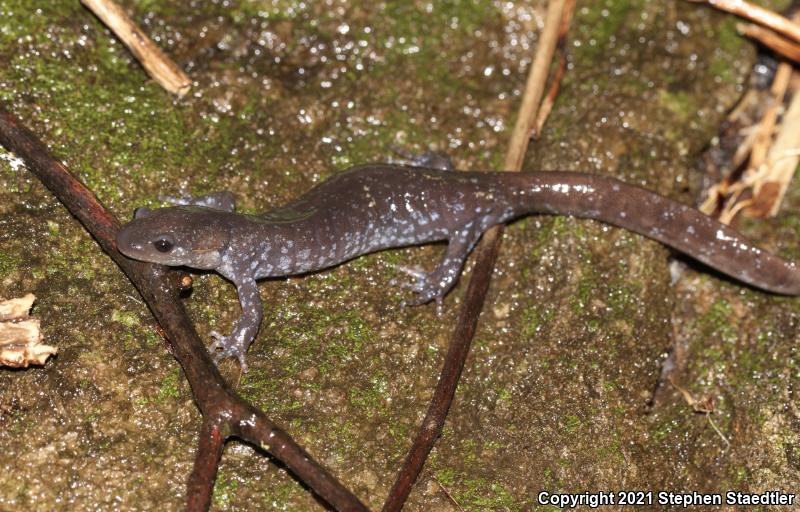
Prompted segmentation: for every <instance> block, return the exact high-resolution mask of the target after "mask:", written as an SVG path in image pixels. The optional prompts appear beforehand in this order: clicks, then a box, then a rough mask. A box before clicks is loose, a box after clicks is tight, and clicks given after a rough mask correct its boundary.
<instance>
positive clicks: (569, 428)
mask: <svg viewBox="0 0 800 512" xmlns="http://www.w3.org/2000/svg"><path fill="white" fill-rule="evenodd" d="M563 424H564V430H565V431H566V432H567V433H568V434H575V433H577V432H578V429H580V427H581V420H580V418H578V417H577V416H574V415H569V416H566V417H565V418H564V421H563Z"/></svg>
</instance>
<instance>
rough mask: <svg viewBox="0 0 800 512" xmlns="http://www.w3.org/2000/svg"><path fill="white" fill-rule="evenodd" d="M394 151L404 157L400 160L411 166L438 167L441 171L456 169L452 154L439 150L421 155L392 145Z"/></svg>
mask: <svg viewBox="0 0 800 512" xmlns="http://www.w3.org/2000/svg"><path fill="white" fill-rule="evenodd" d="M391 149H392V151H394V152H395V153H397V154H398V155H399V156H400V157H402V158H403V159H402V160H401V161H400V162H398V163H401V164H403V165H407V166H409V167H425V168H427V169H438V170H440V171H454V170H455V166H454V165H453V160H451V159H450V155H447V154H445V153H439V152H437V151H426V152H424V153H422V154H421V155H418V154H416V153H412V152H411V151H406V150H405V149H403V148H401V147H398V146H392V147H391Z"/></svg>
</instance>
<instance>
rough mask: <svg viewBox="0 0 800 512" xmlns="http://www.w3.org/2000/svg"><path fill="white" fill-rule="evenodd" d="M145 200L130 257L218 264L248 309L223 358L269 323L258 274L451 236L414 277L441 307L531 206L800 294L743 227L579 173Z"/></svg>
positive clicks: (380, 174) (411, 177)
mask: <svg viewBox="0 0 800 512" xmlns="http://www.w3.org/2000/svg"><path fill="white" fill-rule="evenodd" d="M177 203H178V204H180V205H179V206H172V207H168V208H159V209H155V210H150V209H147V208H139V209H138V210H137V211H136V214H135V218H134V220H133V221H131V222H129V223H128V224H126V225H125V226H123V228H122V229H121V230H120V231H119V234H118V235H117V247H118V248H119V250H120V252H122V253H123V254H125V255H126V256H128V257H130V258H133V259H137V260H142V261H147V262H151V263H160V264H163V265H171V266H187V267H191V268H196V269H211V270H215V271H217V272H218V273H220V274H221V275H222V276H223V277H225V278H226V279H228V280H230V281H231V282H232V283H233V284H234V285H236V290H237V292H238V294H239V302H240V303H241V307H242V315H241V317H240V318H239V320H238V321H237V322H236V325H235V326H234V328H233V332H232V333H231V334H230V335H229V336H222V335H220V334H218V333H216V332H214V333H212V336H213V337H214V339H215V341H214V343H212V344H211V346H210V347H209V350H210V351H211V352H212V353H213V354H215V356H216V361H217V362H219V361H220V360H221V359H223V358H226V357H230V356H232V357H236V358H238V360H239V362H240V364H241V365H242V368H243V370H245V371H246V365H245V353H246V351H247V348H248V347H249V346H250V344H251V343H252V341H253V339H254V338H255V336H256V333H257V332H258V329H259V326H260V324H261V316H262V305H261V297H260V296H259V292H258V288H257V287H256V280H257V279H262V278H266V277H279V276H289V275H293V274H302V273H305V272H312V271H315V270H319V269H323V268H327V267H331V266H334V265H337V264H339V263H341V262H344V261H347V260H350V259H352V258H355V257H357V256H359V255H362V254H366V253H370V252H373V251H379V250H381V249H387V248H390V247H400V246H408V245H415V244H424V243H429V242H435V241H440V240H447V242H448V245H447V250H446V251H445V254H444V257H443V258H442V260H441V261H440V262H439V264H438V265H437V267H436V268H435V269H434V270H433V271H432V272H427V273H425V272H420V271H415V270H412V269H403V268H401V269H400V270H403V271H405V272H407V273H409V274H411V275H412V277H413V281H414V282H413V283H411V284H410V285H409V286H408V287H409V288H411V289H412V290H413V291H414V292H415V293H416V297H415V299H414V300H412V301H410V302H409V303H410V304H424V303H427V302H430V301H431V300H435V301H437V303H441V299H442V297H443V296H444V295H445V294H446V293H447V292H448V291H449V290H450V288H452V287H453V284H454V283H455V282H456V280H457V279H458V276H459V275H460V273H461V269H462V266H463V264H464V260H465V259H466V257H467V255H468V254H469V252H470V250H471V249H472V248H473V246H474V245H475V243H476V242H477V241H478V239H479V238H480V236H481V234H482V233H483V232H484V231H485V230H486V229H487V228H489V227H490V226H493V225H495V224H500V223H504V222H507V221H509V220H511V219H513V218H515V217H520V216H523V215H528V214H531V213H541V214H551V215H572V216H575V217H584V218H590V219H596V220H599V221H602V222H606V223H608V224H612V225H614V226H619V227H622V228H625V229H629V230H631V231H634V232H636V233H639V234H641V235H644V236H646V237H648V238H652V239H654V240H658V241H659V242H661V243H663V244H666V245H668V246H669V247H672V248H673V249H676V250H678V251H680V252H682V253H685V254H687V255H689V256H691V257H692V258H694V259H696V260H699V261H701V262H702V263H705V264H706V265H708V266H709V267H712V268H714V269H716V270H718V271H720V272H722V273H724V274H727V275H728V276H730V277H733V278H735V279H738V280H739V281H742V282H744V283H747V284H749V285H751V286H754V287H756V288H760V289H762V290H765V291H768V292H772V293H778V294H785V295H800V268H798V267H797V266H796V265H795V264H794V263H792V262H788V261H785V260H783V259H781V258H779V257H777V256H774V255H772V254H769V253H767V252H765V251H762V250H761V249H759V248H757V247H755V246H754V245H753V244H752V243H751V242H750V241H748V240H747V239H746V238H744V237H743V236H742V235H740V234H739V233H737V232H736V231H735V230H733V229H732V228H729V227H728V226H725V225H723V224H721V223H719V222H717V221H716V220H714V219H712V218H710V217H708V216H706V215H704V214H703V213H701V212H699V211H698V210H695V209H694V208H690V207H688V206H685V205H683V204H680V203H677V202H675V201H673V200H671V199H668V198H666V197H663V196H660V195H658V194H656V193H654V192H650V191H648V190H645V189H642V188H639V187H636V186H633V185H628V184H625V183H623V182H621V181H618V180H615V179H612V178H605V177H601V176H595V175H590V174H583V173H578V172H560V171H553V172H523V173H512V172H460V171H453V170H447V169H431V168H426V167H415V166H407V165H392V164H372V165H365V166H358V167H353V168H351V169H349V170H347V171H345V172H343V173H341V174H339V175H337V176H335V177H333V178H331V179H329V180H327V181H325V182H323V183H321V184H320V185H318V186H317V187H315V188H314V189H312V190H311V191H309V192H307V193H306V194H304V195H302V196H301V197H299V198H298V199H296V200H295V201H293V202H291V203H289V204H287V205H285V206H283V207H280V208H276V209H274V210H271V211H268V212H266V213H263V214H259V215H242V214H239V213H235V212H234V200H233V195H232V194H231V193H230V192H220V193H216V194H212V195H209V196H204V197H200V198H184V199H183V200H180V201H178V202H177Z"/></svg>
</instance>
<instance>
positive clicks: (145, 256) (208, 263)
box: [117, 206, 230, 269]
mask: <svg viewBox="0 0 800 512" xmlns="http://www.w3.org/2000/svg"><path fill="white" fill-rule="evenodd" d="M228 215H229V214H227V213H225V212H220V211H218V210H211V209H208V208H202V207H198V206H176V207H171V208H159V209H157V210H150V209H147V208H139V209H137V210H136V214H135V218H134V220H132V221H131V222H129V223H127V224H125V225H124V226H123V227H122V229H120V230H119V233H117V248H118V249H119V251H120V252H121V253H122V254H124V255H125V256H127V257H129V258H133V259H135V260H141V261H147V262H150V263H160V264H162V265H170V266H187V267H192V268H198V269H215V268H217V267H218V266H219V265H220V264H221V263H222V256H223V254H224V252H225V250H226V249H227V247H228V243H229V242H230V230H229V223H228V222H227V220H228V218H227V217H228Z"/></svg>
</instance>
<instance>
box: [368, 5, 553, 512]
mask: <svg viewBox="0 0 800 512" xmlns="http://www.w3.org/2000/svg"><path fill="white" fill-rule="evenodd" d="M564 5H565V0H551V1H550V4H549V6H548V9H547V17H546V20H545V26H544V30H543V31H542V37H541V39H540V41H539V45H538V48H537V52H536V57H535V58H534V61H533V66H532V67H531V70H530V72H529V74H528V80H527V83H526V86H525V93H524V94H523V97H522V106H521V107H520V110H519V115H518V117H517V121H516V125H515V126H514V131H513V133H512V136H511V142H510V143H509V149H508V152H507V154H506V159H505V168H506V169H507V170H512V171H519V170H521V168H522V160H523V158H524V156H525V152H526V151H527V148H528V141H529V140H530V133H531V129H532V128H533V126H534V123H535V122H536V113H537V111H538V106H539V103H540V102H541V99H542V94H543V93H544V87H545V83H546V81H547V75H548V71H549V69H550V66H551V64H552V60H553V53H554V51H555V47H556V41H557V40H558V34H559V26H560V25H561V20H562V16H563V13H564ZM502 236H503V226H495V227H493V228H491V229H489V230H488V231H486V233H484V235H483V237H482V238H481V242H480V243H479V244H478V248H477V250H476V258H475V260H476V262H475V267H474V269H473V271H472V278H471V279H470V282H469V285H468V286H467V294H466V297H465V298H464V304H463V305H462V307H461V311H460V312H459V316H458V324H457V325H456V328H455V330H454V332H453V336H452V337H451V339H450V348H449V349H448V351H447V355H446V356H445V360H444V365H443V366H442V372H441V374H440V376H439V383H438V384H437V386H436V390H435V391H434V395H433V398H432V399H431V403H430V405H429V407H428V412H427V414H426V415H425V419H424V420H423V421H422V426H421V427H420V430H419V432H418V433H417V437H416V439H415V440H414V443H413V444H412V446H411V449H410V450H409V452H408V455H407V456H406V460H405V462H404V463H403V468H402V469H401V470H400V473H399V474H398V476H397V480H395V483H394V485H393V486H392V489H391V491H390V492H389V496H388V497H387V499H386V502H385V503H384V505H383V510H384V512H395V511H398V510H400V509H401V508H402V507H403V505H404V504H405V502H406V499H408V495H409V494H410V493H411V487H412V485H413V484H414V482H415V481H416V479H417V477H418V476H419V473H420V472H421V471H422V467H423V466H424V464H425V460H426V459H427V457H428V454H430V451H431V449H432V448H433V444H434V442H435V441H436V438H438V437H439V435H441V432H442V428H443V427H444V422H445V419H446V418H447V412H448V411H449V410H450V405H451V404H452V401H453V396H454V394H455V390H456V387H457V386H458V381H459V379H460V377H461V371H462V369H463V368H464V362H465V361H466V358H467V354H469V348H470V344H471V342H472V338H473V336H474V335H475V331H476V329H477V325H478V319H479V317H480V313H481V309H482V308H483V303H484V300H485V298H486V292H487V291H488V289H489V281H490V279H491V276H492V272H493V270H494V263H495V260H496V259H497V254H498V253H499V251H500V240H501V239H502Z"/></svg>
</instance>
